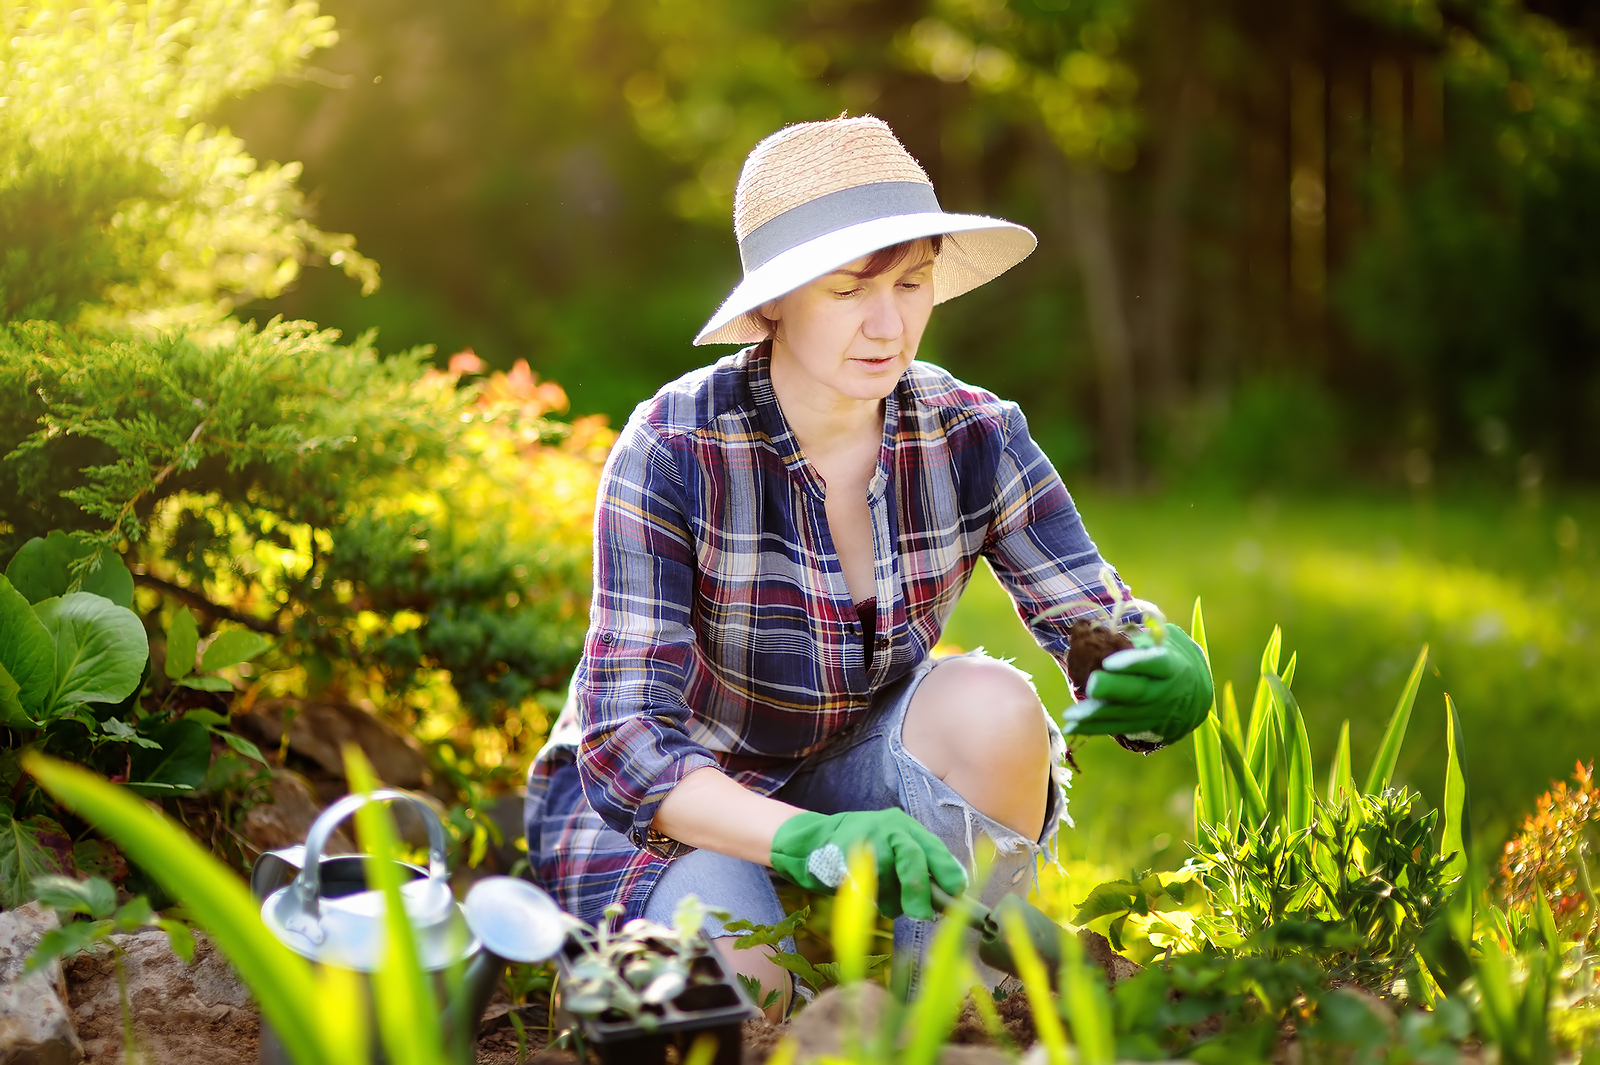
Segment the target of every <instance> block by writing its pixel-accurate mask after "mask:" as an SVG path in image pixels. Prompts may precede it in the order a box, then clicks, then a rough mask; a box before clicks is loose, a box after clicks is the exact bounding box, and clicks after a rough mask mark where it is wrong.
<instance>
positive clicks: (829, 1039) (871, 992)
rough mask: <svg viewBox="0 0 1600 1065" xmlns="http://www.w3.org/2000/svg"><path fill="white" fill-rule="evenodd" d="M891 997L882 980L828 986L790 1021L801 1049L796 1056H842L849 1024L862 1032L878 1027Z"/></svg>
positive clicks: (804, 1058) (800, 1058) (791, 1032)
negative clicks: (843, 985) (844, 1038)
mask: <svg viewBox="0 0 1600 1065" xmlns="http://www.w3.org/2000/svg"><path fill="white" fill-rule="evenodd" d="M891 1001H892V1000H891V998H890V996H889V992H888V991H886V990H884V989H883V987H881V986H880V985H878V984H873V983H859V984H852V985H850V986H849V987H830V988H828V989H827V990H826V991H824V992H822V994H820V995H818V996H817V997H816V1000H815V1001H814V1002H812V1003H811V1004H810V1005H809V1006H807V1007H806V1008H805V1009H803V1010H801V1011H800V1012H799V1014H798V1015H797V1016H796V1017H795V1019H794V1021H793V1022H792V1024H791V1025H790V1028H789V1035H790V1036H791V1037H792V1038H793V1039H794V1041H795V1043H796V1044H797V1046H798V1050H799V1053H798V1054H797V1055H796V1060H797V1061H799V1062H801V1063H804V1062H808V1061H817V1060H818V1059H821V1058H829V1057H837V1056H839V1055H840V1054H842V1053H843V1046H842V1037H843V1033H844V1030H845V1028H846V1026H847V1025H848V1026H850V1027H853V1028H855V1030H856V1031H859V1032H869V1031H874V1030H876V1029H877V1027H878V1025H879V1024H880V1023H881V1022H882V1020H883V1015H884V1012H885V1011H886V1010H888V1008H889V1004H890V1002H891Z"/></svg>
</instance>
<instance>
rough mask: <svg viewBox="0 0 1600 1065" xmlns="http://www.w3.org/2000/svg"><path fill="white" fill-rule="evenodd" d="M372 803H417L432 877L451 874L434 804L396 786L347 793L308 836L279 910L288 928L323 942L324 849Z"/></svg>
mask: <svg viewBox="0 0 1600 1065" xmlns="http://www.w3.org/2000/svg"><path fill="white" fill-rule="evenodd" d="M369 802H409V803H413V804H414V805H415V806H416V807H417V810H418V812H419V813H420V814H421V816H422V823H423V824H424V825H426V826H427V829H428V878H429V879H430V880H444V879H446V878H448V877H449V875H450V870H449V867H448V865H447V863H446V860H445V854H446V847H445V837H444V825H443V824H441V823H440V822H439V815H438V814H436V813H434V812H433V807H431V806H429V805H428V804H427V803H425V802H423V801H422V800H421V799H419V798H417V797H416V796H415V795H412V794H410V793H409V792H404V791H397V790H395V789H394V788H379V789H378V790H376V791H373V792H371V793H369V794H366V795H346V796H345V797H344V798H342V799H340V800H338V801H337V802H335V803H334V804H333V805H331V806H329V807H328V808H327V809H326V810H324V811H322V813H321V814H320V815H318V817H317V819H316V821H315V822H313V823H312V825H311V831H310V832H309V833H308V834H307V835H306V851H305V864H304V865H302V866H301V867H300V875H299V876H296V877H295V878H294V883H293V884H292V885H290V887H289V890H288V891H287V892H285V893H284V898H283V902H282V903H280V909H279V910H278V912H279V914H280V915H281V918H282V920H283V924H284V927H285V928H288V929H291V930H293V931H296V932H300V933H301V934H302V935H306V936H308V937H309V938H310V939H311V940H312V941H313V942H320V941H321V938H322V935H321V928H320V927H319V926H318V924H317V919H318V917H319V916H320V914H321V907H320V906H319V905H318V903H317V899H318V898H319V897H320V896H321V894H322V851H323V849H324V848H325V847H327V845H328V837H329V836H331V835H333V830H334V829H335V828H336V827H337V826H338V825H339V823H340V822H341V821H343V820H344V819H345V818H347V817H349V816H350V815H351V814H353V813H355V812H356V811H357V810H358V809H360V808H361V807H363V806H365V805H366V804H367V803H369Z"/></svg>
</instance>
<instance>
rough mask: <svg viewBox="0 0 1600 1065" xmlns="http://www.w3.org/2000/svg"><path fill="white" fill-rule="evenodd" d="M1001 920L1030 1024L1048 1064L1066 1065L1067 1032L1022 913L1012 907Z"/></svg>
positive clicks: (1047, 976) (1042, 963)
mask: <svg viewBox="0 0 1600 1065" xmlns="http://www.w3.org/2000/svg"><path fill="white" fill-rule="evenodd" d="M1003 919H1004V921H1005V927H1004V932H1005V937H1006V944H1007V945H1008V946H1009V947H1010V948H1011V956H1012V958H1013V960H1015V961H1016V963H1017V975H1018V976H1020V977H1021V978H1022V986H1023V988H1024V989H1025V990H1026V991H1027V992H1028V1010H1029V1012H1030V1013H1032V1014H1033V1027H1034V1030H1035V1031H1037V1032H1038V1034H1039V1042H1040V1043H1043V1044H1044V1049H1045V1054H1046V1055H1047V1056H1048V1060H1049V1062H1050V1065H1067V1061H1068V1058H1067V1033H1066V1031H1065V1030H1064V1029H1063V1028H1062V1027H1061V1018H1060V1016H1059V1015H1057V1013H1056V1006H1055V1001H1056V999H1055V995H1054V994H1053V993H1051V990H1050V975H1049V974H1048V973H1047V972H1045V967H1044V962H1043V961H1041V960H1040V958H1039V953H1038V952H1037V951H1036V950H1034V949H1033V942H1032V940H1030V939H1029V938H1028V926H1027V924H1026V923H1025V922H1024V921H1023V918H1022V915H1021V914H1020V913H1018V912H1017V911H1016V910H1009V911H1007V912H1006V913H1005V914H1004V918H1003Z"/></svg>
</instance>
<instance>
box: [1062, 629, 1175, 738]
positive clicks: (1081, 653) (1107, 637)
mask: <svg viewBox="0 0 1600 1065" xmlns="http://www.w3.org/2000/svg"><path fill="white" fill-rule="evenodd" d="M1132 646H1133V641H1132V640H1130V639H1129V638H1128V637H1127V635H1126V634H1125V633H1121V632H1118V631H1117V630H1116V629H1113V628H1111V627H1110V626H1108V625H1106V624H1105V623H1104V622H1101V621H1091V620H1087V619H1084V618H1079V619H1078V620H1077V621H1074V622H1073V623H1072V628H1071V629H1069V630H1068V632H1067V676H1068V678H1070V679H1071V681H1072V694H1073V695H1074V696H1075V697H1076V698H1077V699H1078V701H1079V702H1082V701H1083V700H1085V699H1087V698H1088V697H1089V693H1088V687H1089V674H1091V673H1093V672H1094V671H1095V670H1097V669H1099V668H1100V663H1101V662H1104V661H1105V659H1106V657H1107V656H1108V655H1114V654H1116V653H1117V652H1118V651H1126V650H1128V649H1129V648H1130V647H1132ZM1111 738H1112V739H1114V740H1116V741H1117V743H1118V744H1120V745H1121V746H1123V747H1125V748H1127V749H1128V750H1130V751H1136V752H1138V753H1139V754H1149V753H1150V752H1151V751H1158V750H1160V749H1161V744H1159V743H1151V742H1149V741H1147V740H1131V739H1129V738H1128V737H1126V736H1113V737H1111Z"/></svg>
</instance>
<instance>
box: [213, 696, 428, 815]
mask: <svg viewBox="0 0 1600 1065" xmlns="http://www.w3.org/2000/svg"><path fill="white" fill-rule="evenodd" d="M286 716H287V717H288V718H289V749H290V750H291V751H294V752H295V753H296V754H298V755H301V756H303V757H306V758H309V759H311V760H312V761H313V762H315V763H317V765H318V766H320V767H322V769H324V770H326V771H327V772H328V773H331V774H333V775H334V776H336V777H339V778H340V779H343V778H344V754H343V748H344V745H345V744H347V743H354V744H355V745H356V746H358V747H360V748H361V750H362V752H363V753H365V754H366V756H367V758H368V759H369V760H370V761H371V762H372V769H373V772H375V773H376V774H377V776H378V779H379V780H381V781H383V782H384V783H385V784H388V785H390V786H391V787H396V788H412V789H415V788H424V787H427V786H428V785H430V784H431V783H433V777H432V774H430V773H429V772H428V759H427V756H426V755H424V754H423V753H422V748H421V746H419V745H418V744H417V741H416V740H414V739H412V738H411V737H410V736H408V735H406V734H405V733H404V732H401V731H400V730H399V729H397V728H395V727H394V726H393V725H391V724H390V723H389V722H387V721H385V720H383V719H382V718H380V717H378V716H377V715H376V714H373V713H371V712H369V711H367V710H364V709H362V708H361V707H359V706H353V705H351V704H350V703H334V702H318V701H315V700H311V699H292V698H284V699H262V700H260V701H259V702H257V703H256V704H255V706H253V707H252V708H251V709H250V712H249V713H245V714H235V715H234V717H233V727H234V728H236V729H238V730H239V732H241V733H242V734H244V735H246V736H248V737H250V738H251V739H252V740H255V741H256V743H258V744H260V745H261V747H262V749H263V750H276V749H277V748H278V747H279V746H280V745H281V744H282V742H283V720H284V718H285V717H286ZM296 842H299V841H298V840H297V841H296Z"/></svg>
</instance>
